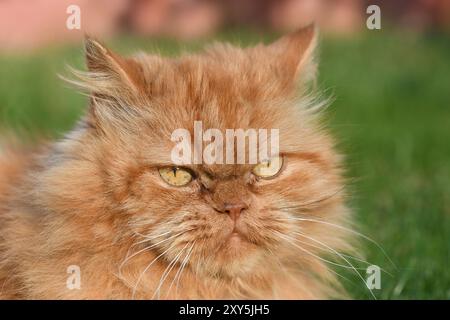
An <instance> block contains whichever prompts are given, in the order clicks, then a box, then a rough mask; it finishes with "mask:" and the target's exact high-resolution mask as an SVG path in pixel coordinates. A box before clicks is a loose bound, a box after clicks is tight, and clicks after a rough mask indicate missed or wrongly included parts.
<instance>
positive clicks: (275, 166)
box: [252, 157, 283, 179]
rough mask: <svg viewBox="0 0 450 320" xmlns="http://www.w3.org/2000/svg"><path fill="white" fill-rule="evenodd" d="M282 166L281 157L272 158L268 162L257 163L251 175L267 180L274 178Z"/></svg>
mask: <svg viewBox="0 0 450 320" xmlns="http://www.w3.org/2000/svg"><path fill="white" fill-rule="evenodd" d="M282 166H283V158H282V157H274V158H272V159H270V160H267V161H263V162H260V163H258V164H257V165H256V166H255V167H253V170H252V172H253V174H254V175H255V176H257V177H260V178H265V179H269V178H272V177H274V176H276V175H277V174H278V173H279V172H280V170H281V167H282Z"/></svg>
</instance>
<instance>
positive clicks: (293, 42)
mask: <svg viewBox="0 0 450 320" xmlns="http://www.w3.org/2000/svg"><path fill="white" fill-rule="evenodd" d="M317 33H318V32H317V28H316V26H315V25H314V24H311V25H309V26H307V27H305V28H302V29H299V30H297V31H295V32H292V33H290V34H287V35H285V36H283V37H281V38H280V39H278V40H277V41H275V42H273V43H272V44H270V45H269V46H268V49H269V51H270V53H271V54H272V55H274V56H275V59H276V61H275V63H276V65H277V67H278V69H279V70H280V71H281V72H282V76H283V77H286V80H297V81H299V80H304V81H308V80H314V79H315V76H316V69H317V66H316V62H315V61H314V51H315V48H316V44H317Z"/></svg>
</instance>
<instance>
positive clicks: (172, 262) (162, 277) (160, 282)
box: [151, 242, 189, 300]
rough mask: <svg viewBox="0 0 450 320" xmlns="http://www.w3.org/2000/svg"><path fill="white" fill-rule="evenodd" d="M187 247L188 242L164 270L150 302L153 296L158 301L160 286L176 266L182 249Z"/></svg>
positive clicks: (182, 250)
mask: <svg viewBox="0 0 450 320" xmlns="http://www.w3.org/2000/svg"><path fill="white" fill-rule="evenodd" d="M188 245H189V242H187V243H186V245H185V246H184V247H183V248H182V249H181V250H180V252H178V254H177V255H176V256H175V257H174V258H173V260H172V261H171V262H170V263H169V264H168V265H167V267H166V269H165V270H164V272H163V274H162V275H161V278H160V280H159V284H158V287H157V288H156V290H155V291H154V292H153V296H152V297H151V300H153V299H154V298H155V296H157V297H158V299H159V296H160V290H161V287H162V285H163V284H164V282H165V281H166V278H167V277H168V276H169V274H170V272H171V271H172V269H173V268H174V267H175V265H176V264H177V262H178V260H179V259H180V257H181V254H182V253H183V252H184V249H186V247H187V246H188Z"/></svg>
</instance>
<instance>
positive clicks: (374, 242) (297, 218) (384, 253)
mask: <svg viewBox="0 0 450 320" xmlns="http://www.w3.org/2000/svg"><path fill="white" fill-rule="evenodd" d="M285 220H296V221H307V222H316V223H322V224H324V225H328V226H331V227H335V228H338V229H341V230H344V231H347V232H349V233H351V234H354V235H356V236H359V237H361V238H363V239H365V240H367V241H369V242H371V243H372V244H374V245H375V246H376V247H377V248H378V249H379V250H380V251H381V252H382V253H383V255H384V256H385V257H386V258H387V259H388V260H389V262H390V263H391V265H392V266H393V267H394V268H395V269H397V266H396V265H395V263H394V262H393V261H392V260H391V258H389V256H388V254H387V253H386V251H385V250H384V249H383V247H382V246H381V245H380V244H378V242H376V241H375V240H373V239H372V238H370V237H368V236H366V235H364V234H362V233H360V232H358V231H355V230H352V229H349V228H346V227H344V226H341V225H338V224H335V223H331V222H328V221H323V220H318V219H311V218H299V217H290V218H289V219H285Z"/></svg>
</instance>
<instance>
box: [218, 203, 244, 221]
mask: <svg viewBox="0 0 450 320" xmlns="http://www.w3.org/2000/svg"><path fill="white" fill-rule="evenodd" d="M247 208H248V206H247V204H245V203H244V202H236V203H225V205H224V211H225V213H227V214H228V215H229V216H230V218H231V219H233V221H237V219H239V217H240V215H241V213H242V211H244V210H245V209H247Z"/></svg>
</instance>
